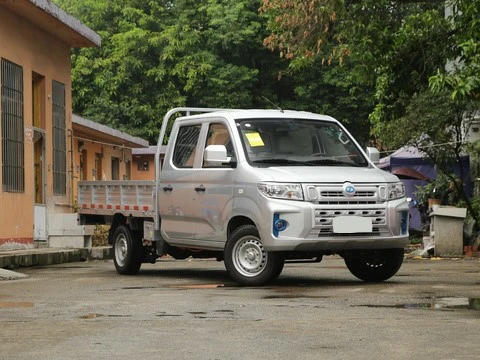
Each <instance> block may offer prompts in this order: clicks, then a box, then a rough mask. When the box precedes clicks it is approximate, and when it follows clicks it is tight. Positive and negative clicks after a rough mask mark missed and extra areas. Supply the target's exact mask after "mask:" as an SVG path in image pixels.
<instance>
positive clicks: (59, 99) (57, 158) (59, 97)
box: [52, 80, 67, 195]
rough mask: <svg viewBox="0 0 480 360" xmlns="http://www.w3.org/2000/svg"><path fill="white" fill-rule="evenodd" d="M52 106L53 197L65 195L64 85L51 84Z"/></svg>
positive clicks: (55, 82) (54, 82)
mask: <svg viewBox="0 0 480 360" xmlns="http://www.w3.org/2000/svg"><path fill="white" fill-rule="evenodd" d="M52 104H53V109H52V111H53V192H54V194H55V195H65V194H66V193H67V138H66V135H67V134H66V131H65V129H66V110H65V85H64V84H62V83H59V82H57V81H55V80H54V81H53V83H52Z"/></svg>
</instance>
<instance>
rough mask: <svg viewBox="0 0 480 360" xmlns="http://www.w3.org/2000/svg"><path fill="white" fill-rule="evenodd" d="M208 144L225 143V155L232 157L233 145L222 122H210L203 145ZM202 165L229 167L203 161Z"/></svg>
mask: <svg viewBox="0 0 480 360" xmlns="http://www.w3.org/2000/svg"><path fill="white" fill-rule="evenodd" d="M208 145H225V147H226V148H227V155H228V156H230V157H232V156H234V154H233V145H232V141H231V139H230V134H229V133H228V129H227V127H226V126H225V125H223V124H210V127H209V128H208V134H207V141H206V143H205V147H207V146H208ZM203 167H231V166H229V165H212V164H209V163H207V162H206V161H205V160H204V161H203Z"/></svg>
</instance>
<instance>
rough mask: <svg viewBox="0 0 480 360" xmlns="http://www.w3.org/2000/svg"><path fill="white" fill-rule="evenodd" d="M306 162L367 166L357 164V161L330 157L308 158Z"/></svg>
mask: <svg viewBox="0 0 480 360" xmlns="http://www.w3.org/2000/svg"><path fill="white" fill-rule="evenodd" d="M306 163H308V164H311V165H342V166H353V167H361V166H365V165H362V164H356V163H351V162H346V161H342V160H338V159H330V158H329V159H325V158H324V159H314V160H308V161H307V162H306Z"/></svg>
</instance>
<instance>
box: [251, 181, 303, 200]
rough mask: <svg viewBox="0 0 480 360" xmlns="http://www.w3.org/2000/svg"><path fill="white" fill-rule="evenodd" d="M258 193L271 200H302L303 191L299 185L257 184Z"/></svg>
mask: <svg viewBox="0 0 480 360" xmlns="http://www.w3.org/2000/svg"><path fill="white" fill-rule="evenodd" d="M258 191H260V192H261V193H262V194H263V195H265V196H268V197H271V198H276V199H288V200H303V191H302V187H301V186H300V184H282V183H259V184H258Z"/></svg>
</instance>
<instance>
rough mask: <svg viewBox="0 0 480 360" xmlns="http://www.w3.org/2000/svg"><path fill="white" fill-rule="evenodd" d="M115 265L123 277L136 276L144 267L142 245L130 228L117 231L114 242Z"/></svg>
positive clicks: (119, 228) (123, 227)
mask: <svg viewBox="0 0 480 360" xmlns="http://www.w3.org/2000/svg"><path fill="white" fill-rule="evenodd" d="M113 253H114V260H113V261H114V263H115V268H116V269H117V272H118V273H119V274H121V275H135V274H136V273H138V270H140V266H142V260H143V258H142V243H141V241H140V239H138V238H137V236H135V235H134V233H132V232H131V231H130V229H129V228H128V226H125V225H120V226H119V227H118V228H117V229H116V230H115V235H114V242H113Z"/></svg>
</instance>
